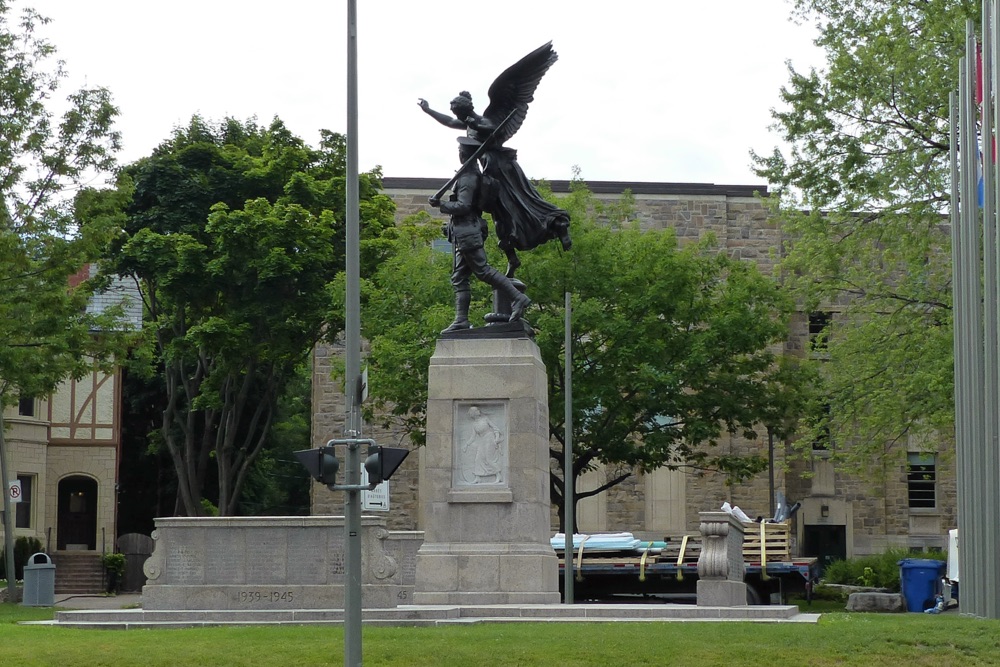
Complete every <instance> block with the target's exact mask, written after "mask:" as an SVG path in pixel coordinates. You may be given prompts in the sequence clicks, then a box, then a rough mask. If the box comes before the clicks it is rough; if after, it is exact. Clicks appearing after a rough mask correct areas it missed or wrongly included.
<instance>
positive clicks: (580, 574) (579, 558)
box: [570, 535, 590, 581]
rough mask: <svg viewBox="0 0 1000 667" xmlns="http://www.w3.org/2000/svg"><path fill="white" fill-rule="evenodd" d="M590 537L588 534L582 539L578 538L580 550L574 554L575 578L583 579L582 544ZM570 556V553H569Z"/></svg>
mask: <svg viewBox="0 0 1000 667" xmlns="http://www.w3.org/2000/svg"><path fill="white" fill-rule="evenodd" d="M589 539H590V535H584V536H583V539H582V540H580V550H579V551H578V552H577V556H576V580H577V581H583V569H582V568H583V545H584V544H586V543H587V540H589ZM570 558H572V554H571V555H570Z"/></svg>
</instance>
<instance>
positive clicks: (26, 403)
mask: <svg viewBox="0 0 1000 667" xmlns="http://www.w3.org/2000/svg"><path fill="white" fill-rule="evenodd" d="M17 414H18V415H20V416H22V417H34V416H35V399H34V397H33V396H22V397H21V398H20V400H19V401H18V402H17Z"/></svg>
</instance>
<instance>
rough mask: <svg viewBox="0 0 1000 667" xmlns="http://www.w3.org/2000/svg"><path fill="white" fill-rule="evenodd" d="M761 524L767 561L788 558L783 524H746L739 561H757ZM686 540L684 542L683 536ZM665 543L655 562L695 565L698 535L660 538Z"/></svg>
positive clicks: (788, 543)
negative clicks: (741, 559)
mask: <svg viewBox="0 0 1000 667" xmlns="http://www.w3.org/2000/svg"><path fill="white" fill-rule="evenodd" d="M761 526H764V556H765V558H766V560H767V562H769V563H770V562H777V561H789V560H791V539H790V532H789V530H790V529H789V525H788V524H787V523H764V524H760V523H747V524H744V525H743V529H744V531H745V532H744V535H743V560H745V561H747V562H750V563H759V562H760V561H761V548H760V545H761V534H760V528H761ZM685 537H686V538H687V541H686V542H685V541H684V538H685ZM664 539H665V540H666V542H667V546H666V547H665V548H664V549H663V551H662V552H661V553H660V554H659V556H658V557H657V559H656V560H657V562H661V563H662V562H667V563H675V564H688V565H690V564H696V563H697V562H698V556H699V555H700V554H701V535H700V534H699V533H689V534H687V535H668V536H666V537H665V538H664Z"/></svg>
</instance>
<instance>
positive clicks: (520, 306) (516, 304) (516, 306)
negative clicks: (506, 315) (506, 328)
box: [507, 288, 531, 322]
mask: <svg viewBox="0 0 1000 667" xmlns="http://www.w3.org/2000/svg"><path fill="white" fill-rule="evenodd" d="M514 291H515V292H517V288H514ZM530 305H531V299H529V298H528V296H527V295H526V294H522V293H521V292H517V296H516V297H514V298H513V299H511V302H510V319H509V320H507V321H508V322H516V321H518V320H519V319H521V317H523V316H524V311H526V310H527V309H528V306H530Z"/></svg>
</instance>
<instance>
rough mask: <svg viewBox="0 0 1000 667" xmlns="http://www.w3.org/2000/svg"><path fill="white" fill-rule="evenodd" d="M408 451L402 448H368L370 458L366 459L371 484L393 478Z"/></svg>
mask: <svg viewBox="0 0 1000 667" xmlns="http://www.w3.org/2000/svg"><path fill="white" fill-rule="evenodd" d="M409 453H410V450H408V449H402V448H400V447H382V446H381V445H374V446H372V447H369V448H368V458H367V459H365V471H366V472H367V473H368V483H369V484H380V483H381V482H384V481H385V480H387V479H389V478H390V477H392V473H394V472H396V468H398V467H399V464H401V463H402V462H403V459H405V458H406V456H407V454H409Z"/></svg>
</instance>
